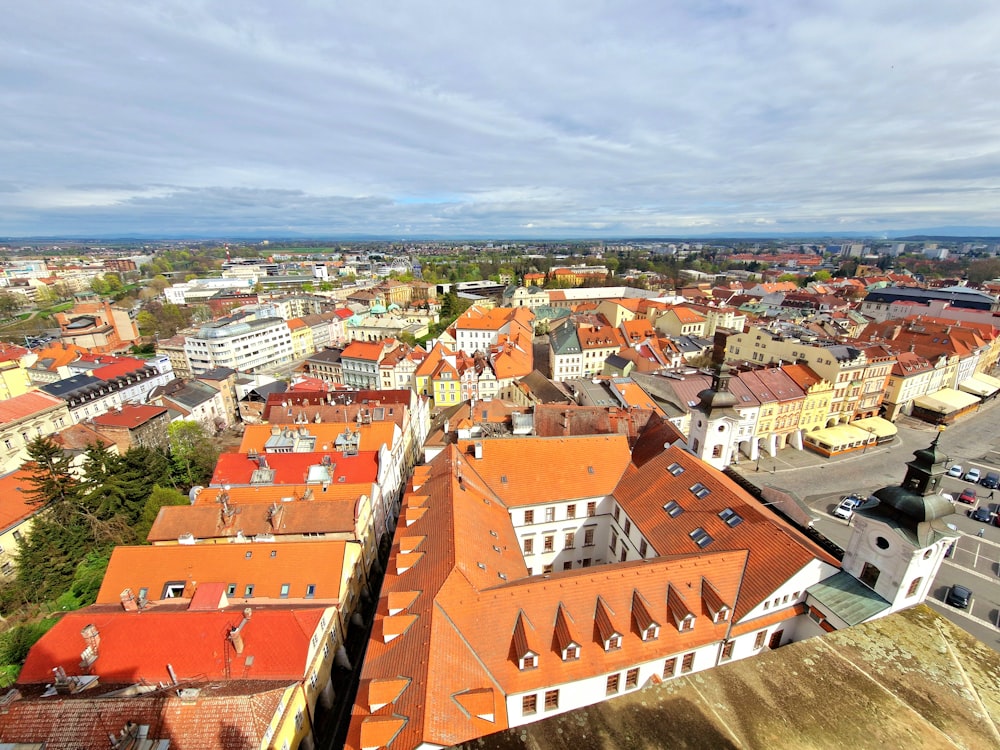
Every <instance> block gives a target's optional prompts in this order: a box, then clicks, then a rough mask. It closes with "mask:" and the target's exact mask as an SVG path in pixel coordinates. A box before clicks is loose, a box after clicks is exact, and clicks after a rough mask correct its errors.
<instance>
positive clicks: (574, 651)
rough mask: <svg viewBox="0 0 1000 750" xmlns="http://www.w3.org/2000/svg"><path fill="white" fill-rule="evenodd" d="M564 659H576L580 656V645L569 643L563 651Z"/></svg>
mask: <svg viewBox="0 0 1000 750" xmlns="http://www.w3.org/2000/svg"><path fill="white" fill-rule="evenodd" d="M562 658H563V661H574V660H576V659H579V658H580V647H579V646H578V645H577V644H575V643H571V644H569V645H568V646H567V647H566V648H565V649H564V650H563V653H562Z"/></svg>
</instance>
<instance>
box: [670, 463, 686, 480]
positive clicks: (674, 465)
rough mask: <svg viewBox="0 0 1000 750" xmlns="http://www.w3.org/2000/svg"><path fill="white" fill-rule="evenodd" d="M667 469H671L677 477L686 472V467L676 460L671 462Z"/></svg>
mask: <svg viewBox="0 0 1000 750" xmlns="http://www.w3.org/2000/svg"><path fill="white" fill-rule="evenodd" d="M667 471H669V472H670V473H671V474H673V475H674V476H675V477H676V476H680V475H681V474H683V473H684V467H683V466H681V465H680V464H679V463H677V462H674V463H672V464H670V466H668V467H667Z"/></svg>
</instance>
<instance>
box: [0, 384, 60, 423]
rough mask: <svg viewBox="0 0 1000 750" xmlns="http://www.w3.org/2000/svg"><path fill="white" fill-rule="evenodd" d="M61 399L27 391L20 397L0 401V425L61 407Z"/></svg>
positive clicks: (41, 392) (43, 393)
mask: <svg viewBox="0 0 1000 750" xmlns="http://www.w3.org/2000/svg"><path fill="white" fill-rule="evenodd" d="M63 403H64V402H63V401H62V399H59V398H56V397H55V396H52V395H49V394H48V393H46V392H44V391H28V392H27V393H22V394H21V395H20V396H14V397H13V398H7V399H3V400H0V424H10V423H11V422H17V421H19V420H22V419H26V418H27V417H30V416H33V415H35V414H38V413H40V412H43V411H45V410H47V409H52V408H53V407H57V406H62V405H63Z"/></svg>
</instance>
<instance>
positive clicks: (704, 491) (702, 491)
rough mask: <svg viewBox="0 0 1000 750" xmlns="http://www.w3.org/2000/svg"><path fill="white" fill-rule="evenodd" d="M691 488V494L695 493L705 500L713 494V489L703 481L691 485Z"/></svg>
mask: <svg viewBox="0 0 1000 750" xmlns="http://www.w3.org/2000/svg"><path fill="white" fill-rule="evenodd" d="M689 489H690V490H691V494H692V495H694V496H695V497H696V498H698V499H699V500H703V499H705V498H706V497H708V496H709V495H710V494H712V491H711V490H710V489H708V487H706V486H705V485H703V484H702V483H701V482H697V483H695V484H693V485H691V487H690V488H689Z"/></svg>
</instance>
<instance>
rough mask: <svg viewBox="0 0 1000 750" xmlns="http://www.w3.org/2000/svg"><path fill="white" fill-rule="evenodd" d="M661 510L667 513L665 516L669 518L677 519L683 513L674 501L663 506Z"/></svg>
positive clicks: (682, 509)
mask: <svg viewBox="0 0 1000 750" xmlns="http://www.w3.org/2000/svg"><path fill="white" fill-rule="evenodd" d="M663 510H665V511H667V515H668V516H670V517H671V518H677V516H679V515H680V514H681V513H683V512H684V508H682V507H681V506H680V504H679V503H678V502H677V501H676V500H671V501H670V502H668V503H666V504H665V505H664V506H663Z"/></svg>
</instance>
